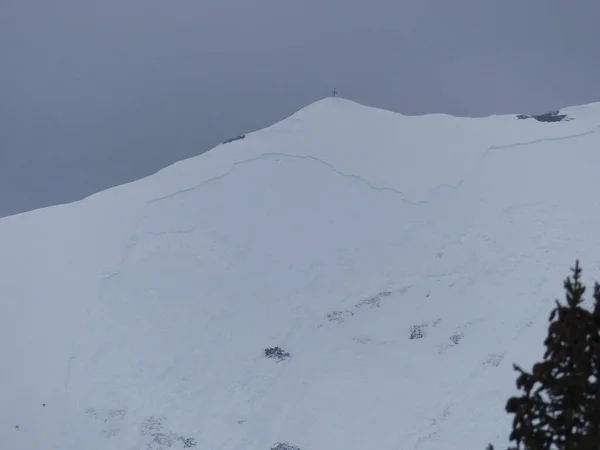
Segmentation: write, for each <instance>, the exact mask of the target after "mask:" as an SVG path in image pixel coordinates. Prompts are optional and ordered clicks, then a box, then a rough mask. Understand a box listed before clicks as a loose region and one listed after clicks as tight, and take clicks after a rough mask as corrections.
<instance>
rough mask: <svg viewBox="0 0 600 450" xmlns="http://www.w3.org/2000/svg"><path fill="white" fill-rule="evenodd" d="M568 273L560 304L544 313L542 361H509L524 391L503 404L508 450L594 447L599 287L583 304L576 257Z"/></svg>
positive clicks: (598, 436) (598, 403)
mask: <svg viewBox="0 0 600 450" xmlns="http://www.w3.org/2000/svg"><path fill="white" fill-rule="evenodd" d="M572 271H573V277H572V278H567V279H566V280H565V282H564V288H565V290H566V305H562V304H560V303H559V302H558V301H556V307H555V308H554V310H553V311H552V312H551V314H550V317H549V322H550V325H549V327H548V335H547V338H546V340H545V341H544V345H545V347H546V351H545V353H544V358H543V361H542V362H539V363H537V364H535V365H534V366H533V370H532V372H531V373H528V372H525V371H524V370H522V369H521V368H520V367H518V366H517V365H514V368H515V370H516V371H518V372H519V374H520V375H519V376H518V378H517V383H516V384H517V388H518V389H520V390H522V391H524V393H523V394H522V395H521V396H520V397H512V398H510V399H509V400H508V402H507V404H506V412H508V413H509V414H514V415H515V417H514V419H513V429H512V432H511V434H510V441H511V443H515V446H514V447H511V450H520V449H524V450H600V285H598V283H596V284H595V288H594V299H595V302H594V305H593V307H592V309H591V310H590V309H587V308H584V307H583V306H582V302H583V294H584V293H585V286H584V285H583V284H582V283H581V268H580V267H579V261H577V262H576V263H575V267H574V268H573V269H572ZM492 448H493V447H492V446H491V445H490V446H488V449H492Z"/></svg>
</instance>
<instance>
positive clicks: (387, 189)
mask: <svg viewBox="0 0 600 450" xmlns="http://www.w3.org/2000/svg"><path fill="white" fill-rule="evenodd" d="M599 129H600V125H597V126H595V127H594V128H593V129H591V130H588V131H585V132H582V133H577V134H571V135H567V136H560V137H552V138H540V139H534V140H531V141H524V142H514V143H511V144H505V145H492V146H489V147H487V148H486V149H485V151H484V152H483V153H482V154H481V155H480V156H479V157H478V161H477V162H476V163H475V165H474V168H473V169H472V170H470V171H469V172H468V173H467V174H466V175H465V176H464V177H463V178H462V179H460V180H459V181H457V182H456V183H454V184H448V183H443V184H439V185H437V186H435V187H434V188H432V189H431V190H430V191H429V193H428V194H427V196H426V197H427V198H426V199H425V200H416V201H413V200H409V199H408V198H406V194H405V193H404V192H402V191H400V190H398V189H395V188H393V187H389V186H376V185H374V184H373V183H371V182H370V181H369V180H367V179H366V178H364V177H362V176H360V175H357V174H352V173H346V172H343V171H341V170H339V169H337V168H336V167H335V166H334V165H333V164H331V163H329V162H327V161H325V160H323V159H320V158H318V157H316V156H312V155H294V154H288V153H282V152H266V153H261V154H260V155H258V156H255V157H253V158H247V159H244V160H241V161H235V162H234V163H233V164H232V165H231V167H230V168H229V169H228V170H226V171H225V172H224V173H222V174H220V175H217V176H214V177H212V178H209V179H206V180H204V181H202V182H201V183H199V184H197V185H194V186H190V187H188V188H184V189H179V190H177V191H175V192H172V193H171V194H168V195H164V196H161V197H157V198H154V199H152V200H149V201H148V202H146V204H145V205H144V207H143V208H142V212H141V214H140V217H139V219H138V221H137V224H136V226H135V228H134V230H133V232H132V234H131V236H130V237H129V239H128V240H127V244H126V246H125V249H124V251H123V256H122V258H121V263H120V265H119V269H118V270H116V271H113V272H110V276H114V275H116V274H118V273H119V272H120V270H121V269H122V267H123V266H124V265H125V264H126V262H127V259H128V257H129V255H130V253H131V251H132V250H133V249H135V247H136V245H137V239H138V232H139V226H140V224H141V221H142V218H143V217H144V213H145V211H146V210H147V209H148V207H149V206H150V205H152V204H154V203H157V202H160V201H163V200H168V199H170V198H173V197H175V196H177V195H179V194H183V193H186V192H192V191H194V190H196V189H199V188H201V187H202V186H205V185H207V184H209V183H212V182H214V181H218V180H222V179H224V178H226V177H227V176H228V175H230V174H231V173H232V172H233V171H234V170H235V169H236V168H237V167H238V166H241V165H244V164H249V163H253V162H256V161H260V160H262V159H265V158H267V157H283V158H292V159H302V160H310V161H314V162H317V163H319V164H322V165H324V166H326V167H328V168H329V169H330V170H332V171H333V172H334V173H336V174H338V175H340V176H342V177H345V178H352V179H354V180H357V181H360V182H362V183H363V184H364V185H366V186H367V187H369V188H370V189H372V190H374V191H378V192H391V193H393V194H396V195H398V196H400V197H401V199H402V201H403V202H405V203H407V204H410V205H422V204H424V203H427V202H428V201H429V199H430V198H431V197H432V196H433V195H434V193H435V192H436V191H439V190H440V189H444V188H445V189H452V190H455V189H458V188H460V187H461V186H462V185H463V184H464V182H465V181H466V180H467V179H468V178H469V176H470V175H471V174H472V173H473V172H476V171H477V170H478V169H479V166H480V165H481V163H482V161H483V160H484V159H485V157H486V155H487V154H488V153H489V152H491V151H494V150H504V149H510V148H515V147H526V146H529V145H534V144H538V143H542V142H549V141H563V140H569V139H576V138H579V137H584V136H588V135H590V134H593V133H595V132H597V131H598V130H599ZM185 232H186V231H182V233H185ZM167 233H168V232H162V233H152V234H167Z"/></svg>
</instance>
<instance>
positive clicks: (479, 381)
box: [0, 98, 600, 450]
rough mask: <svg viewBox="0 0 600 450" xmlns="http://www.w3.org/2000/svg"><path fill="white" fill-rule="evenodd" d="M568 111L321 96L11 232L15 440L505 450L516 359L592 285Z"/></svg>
mask: <svg viewBox="0 0 600 450" xmlns="http://www.w3.org/2000/svg"><path fill="white" fill-rule="evenodd" d="M564 112H565V113H567V114H568V115H569V117H571V118H573V120H571V121H567V122H558V123H540V122H536V121H534V120H517V119H516V118H515V117H514V116H493V117H489V118H485V119H467V118H455V117H449V116H445V115H428V116H421V117H406V116H402V115H399V114H395V113H391V112H387V111H382V110H378V109H375V108H369V107H365V106H361V105H358V104H356V103H353V102H350V101H347V100H343V99H339V98H336V99H331V98H330V99H325V100H322V101H319V102H317V103H315V104H312V105H310V106H308V107H306V108H304V109H303V110H301V111H299V112H297V113H296V114H294V115H292V116H291V117H289V118H287V119H285V120H283V121H281V122H279V123H277V124H274V125H273V126H271V127H269V128H267V129H264V130H261V131H257V132H255V133H250V134H248V135H247V136H246V138H245V139H243V140H238V141H234V142H232V143H228V144H225V145H221V146H218V147H216V148H215V149H213V150H212V151H210V152H208V153H205V154H203V155H201V156H198V157H196V158H192V159H189V160H186V161H182V162H179V163H177V164H174V165H173V166H170V167H168V168H166V169H164V170H162V171H161V172H159V173H157V174H155V175H153V176H151V177H148V178H145V179H143V180H139V181H136V182H134V183H130V184H128V185H124V186H120V187H117V188H113V189H110V190H108V191H104V192H101V193H99V194H96V195H94V196H92V197H89V198H87V199H85V200H83V201H81V202H77V203H73V204H68V205H62V206H57V207H52V208H47V209H43V210H38V211H33V212H30V213H27V214H22V215H18V216H13V217H9V218H5V219H2V220H0V248H1V249H2V252H1V253H0V268H1V274H2V275H1V276H2V284H1V288H0V289H1V298H2V299H1V301H0V333H1V335H0V336H1V338H2V339H1V341H0V358H1V361H2V369H1V370H0V399H1V400H0V449H2V450H31V449H36V450H46V449H48V450H59V449H60V450H84V449H85V450H101V449H102V450H159V449H181V448H197V449H210V450H218V449H226V450H249V449H256V450H259V449H261V450H268V449H270V448H271V447H272V446H274V445H275V444H276V443H277V442H287V443H289V444H290V445H295V446H297V447H299V448H300V449H301V450H330V449H334V448H336V449H346V450H365V449H371V448H377V449H381V450H387V449H390V450H391V449H401V450H404V449H407V450H413V449H415V450H416V449H419V450H428V449H444V450H454V449H456V450H458V449H461V450H462V449H483V448H485V445H486V444H487V443H488V442H493V443H495V444H497V445H498V446H499V447H500V446H502V444H504V443H506V439H507V435H508V432H509V427H510V417H509V416H507V415H506V414H505V413H504V405H505V401H506V399H507V398H508V396H509V395H512V394H514V393H515V392H516V390H515V387H514V381H515V378H516V375H515V373H514V372H513V370H512V363H513V362H517V363H519V364H524V365H525V366H526V367H527V368H529V367H531V364H532V363H533V362H534V361H535V360H536V359H538V358H539V357H540V356H541V354H542V350H543V349H542V340H543V337H544V335H545V332H546V327H547V316H548V313H549V312H550V310H551V308H552V306H553V302H554V299H555V298H557V297H562V280H563V279H564V278H565V277H566V276H567V275H568V273H569V272H568V271H569V268H570V267H571V266H572V264H573V263H574V261H575V259H576V258H580V259H581V261H582V264H583V268H584V275H585V279H586V282H591V281H592V280H593V279H595V278H600V274H598V252H597V248H599V247H598V246H599V245H600V238H599V236H600V233H598V223H600V222H599V220H600V209H599V207H600V204H599V202H600V200H599V198H600V197H599V196H597V195H595V194H594V193H595V192H598V191H599V190H600V178H599V177H598V175H597V173H598V171H597V167H599V166H600V133H598V132H597V131H598V129H599V128H600V104H592V105H588V106H582V107H576V108H567V109H565V110H564ZM274 346H279V347H281V348H282V349H283V350H285V351H287V352H289V353H290V354H291V357H290V358H288V359H286V360H284V361H281V362H278V361H276V360H274V359H269V358H266V357H265V355H264V349H265V348H267V347H274ZM43 404H45V406H42V405H43ZM17 426H18V428H16V427H17Z"/></svg>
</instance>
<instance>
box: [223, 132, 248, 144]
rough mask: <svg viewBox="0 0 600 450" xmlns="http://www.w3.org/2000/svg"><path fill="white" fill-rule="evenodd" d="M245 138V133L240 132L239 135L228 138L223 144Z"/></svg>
mask: <svg viewBox="0 0 600 450" xmlns="http://www.w3.org/2000/svg"><path fill="white" fill-rule="evenodd" d="M245 138H246V135H245V134H240V135H239V136H236V137H232V138H231V139H227V140H226V141H223V144H229V143H230V142H233V141H239V140H240V139H245Z"/></svg>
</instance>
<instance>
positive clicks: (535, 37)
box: [0, 0, 600, 216]
mask: <svg viewBox="0 0 600 450" xmlns="http://www.w3.org/2000/svg"><path fill="white" fill-rule="evenodd" d="M333 87H336V88H337V90H338V92H339V93H340V95H341V96H342V97H345V98H349V99H351V100H355V101H357V102H360V103H364V104H368V105H373V106H378V107H381V108H386V109H391V110H393V111H398V112H401V113H404V114H422V113H431V112H444V113H450V114H455V115H463V116H485V115H490V114H494V113H534V112H545V111H546V110H550V109H556V108H560V107H562V106H568V105H574V104H582V103H590V102H593V101H600V3H599V2H598V0H572V1H568V2H567V1H564V0H561V1H559V0H502V1H501V0H494V1H492V0H452V1H450V0H369V1H366V0H363V1H359V0H293V1H291V0H101V1H99V0H0V216H2V215H7V214H13V213H16V212H20V211H24V210H28V209H32V208H37V207H41V206H45V205H49V204H55V203H63V202H67V201H72V200H75V199H78V198H81V197H83V196H86V195H89V194H91V193H93V192H96V191H98V190H101V189H104V188H107V187H110V186H112V185H116V184H121V183H124V182H127V181H130V180H133V179H137V178H140V177H142V176H145V175H148V174H151V173H153V172H155V171H156V170H158V169H160V168H162V167H164V166H166V165H168V164H170V163H172V162H175V161H177V160H179V159H182V158H186V157H189V156H193V155H196V154H199V153H202V152H203V151H205V150H208V149H210V148H212V147H214V146H215V145H216V144H218V143H219V142H221V141H222V140H224V139H226V138H228V137H231V136H233V135H236V134H240V133H244V132H248V131H253V130H256V129H258V128H262V127H264V126H267V125H269V124H271V123H273V122H275V121H277V120H280V119H282V118H284V117H285V116H287V115H288V114H290V113H292V112H294V111H296V110H297V109H300V108H301V107H303V106H305V105H307V104H309V103H312V102H313V101H316V100H319V99H321V98H323V97H325V96H328V95H329V93H330V91H331V89H332V88H333Z"/></svg>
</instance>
